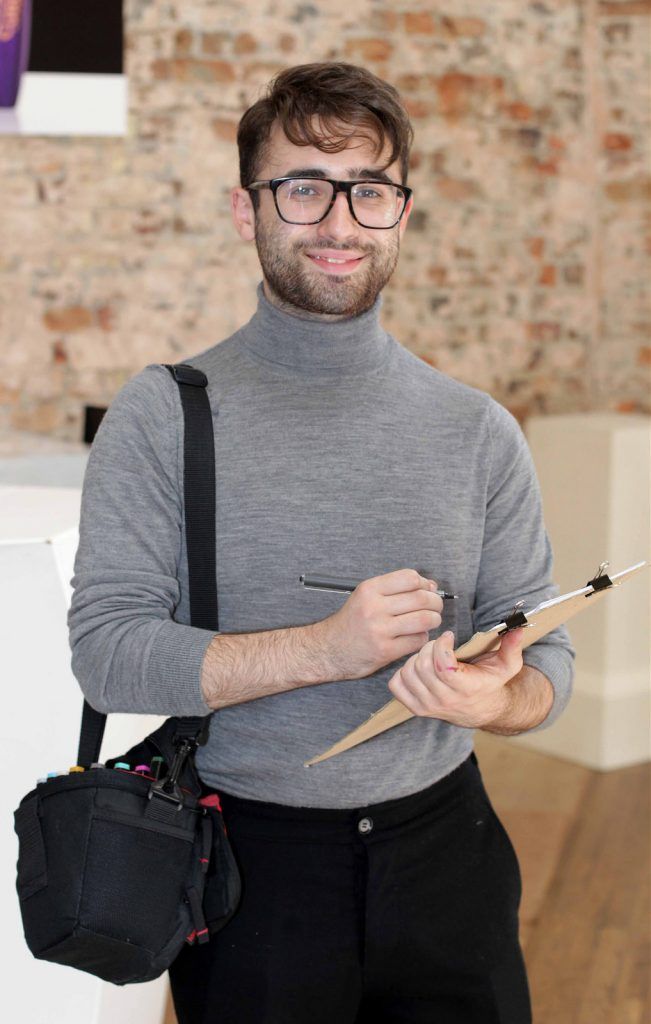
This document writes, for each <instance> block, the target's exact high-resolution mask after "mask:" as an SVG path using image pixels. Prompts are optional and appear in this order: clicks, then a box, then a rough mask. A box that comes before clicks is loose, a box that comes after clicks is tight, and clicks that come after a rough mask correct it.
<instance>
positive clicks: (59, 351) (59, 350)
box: [52, 338, 68, 364]
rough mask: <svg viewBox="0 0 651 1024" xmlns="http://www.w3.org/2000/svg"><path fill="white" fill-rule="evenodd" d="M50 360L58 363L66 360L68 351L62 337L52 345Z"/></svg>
mask: <svg viewBox="0 0 651 1024" xmlns="http://www.w3.org/2000/svg"><path fill="white" fill-rule="evenodd" d="M52 362H53V363H58V364H61V363H67V362H68V353H67V351H66V346H65V343H64V341H63V339H62V338H59V339H58V340H57V341H55V342H54V343H53V345H52Z"/></svg>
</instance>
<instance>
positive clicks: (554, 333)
mask: <svg viewBox="0 0 651 1024" xmlns="http://www.w3.org/2000/svg"><path fill="white" fill-rule="evenodd" d="M526 329H527V337H528V338H529V339H530V341H558V339H559V338H560V335H561V325H560V324H558V323H553V322H546V321H541V322H540V323H528V324H526Z"/></svg>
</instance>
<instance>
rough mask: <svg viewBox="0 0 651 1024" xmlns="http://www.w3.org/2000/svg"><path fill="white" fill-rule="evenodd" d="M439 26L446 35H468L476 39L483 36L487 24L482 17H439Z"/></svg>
mask: <svg viewBox="0 0 651 1024" xmlns="http://www.w3.org/2000/svg"><path fill="white" fill-rule="evenodd" d="M441 26H442V28H443V30H444V32H445V34H446V35H449V36H452V37H456V36H469V37H470V38H471V39H477V38H478V37H479V36H483V35H485V34H486V31H487V28H488V26H487V24H486V22H485V21H484V20H483V19H482V18H451V17H443V18H441Z"/></svg>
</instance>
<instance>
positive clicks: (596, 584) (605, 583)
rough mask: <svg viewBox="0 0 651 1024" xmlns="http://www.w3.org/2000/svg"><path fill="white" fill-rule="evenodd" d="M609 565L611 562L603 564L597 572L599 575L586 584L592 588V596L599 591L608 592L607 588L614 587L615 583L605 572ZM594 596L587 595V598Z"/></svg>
mask: <svg viewBox="0 0 651 1024" xmlns="http://www.w3.org/2000/svg"><path fill="white" fill-rule="evenodd" d="M609 565H610V562H602V563H601V565H600V566H599V568H598V570H597V575H596V576H595V577H594V578H593V579H591V580H588V582H587V583H586V587H592V594H596V593H597V591H598V590H606V588H607V587H612V585H613V581H612V580H611V578H610V576H608V574H607V573H606V572H605V571H604V570H606V569H607V568H608V566H609ZM592 594H586V595H585V596H586V597H592Z"/></svg>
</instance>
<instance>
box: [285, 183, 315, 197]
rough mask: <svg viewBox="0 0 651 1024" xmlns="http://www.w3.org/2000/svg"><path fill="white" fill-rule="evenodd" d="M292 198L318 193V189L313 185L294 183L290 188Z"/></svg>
mask: <svg viewBox="0 0 651 1024" xmlns="http://www.w3.org/2000/svg"><path fill="white" fill-rule="evenodd" d="M289 195H290V198H291V199H303V198H304V197H305V196H315V195H317V190H316V189H315V188H314V186H313V185H294V186H292V188H290V190H289Z"/></svg>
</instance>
